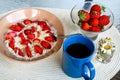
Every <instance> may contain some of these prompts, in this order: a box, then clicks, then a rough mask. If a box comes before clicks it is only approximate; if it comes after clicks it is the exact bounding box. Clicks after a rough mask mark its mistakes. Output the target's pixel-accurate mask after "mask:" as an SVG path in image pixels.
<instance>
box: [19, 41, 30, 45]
mask: <svg viewBox="0 0 120 80" xmlns="http://www.w3.org/2000/svg"><path fill="white" fill-rule="evenodd" d="M21 44H23V45H28V44H31V42H30V41H29V40H22V42H21Z"/></svg>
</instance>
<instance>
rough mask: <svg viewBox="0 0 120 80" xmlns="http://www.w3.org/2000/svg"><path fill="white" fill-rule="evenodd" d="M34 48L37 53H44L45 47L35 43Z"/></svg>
mask: <svg viewBox="0 0 120 80" xmlns="http://www.w3.org/2000/svg"><path fill="white" fill-rule="evenodd" d="M34 50H35V52H36V53H39V54H42V53H43V49H42V48H41V47H40V46H39V45H35V46H34Z"/></svg>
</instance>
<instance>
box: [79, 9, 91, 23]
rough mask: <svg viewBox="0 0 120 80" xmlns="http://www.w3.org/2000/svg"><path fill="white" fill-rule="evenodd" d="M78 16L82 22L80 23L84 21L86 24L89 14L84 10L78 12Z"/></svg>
mask: <svg viewBox="0 0 120 80" xmlns="http://www.w3.org/2000/svg"><path fill="white" fill-rule="evenodd" d="M78 16H79V19H80V21H82V22H84V21H86V22H87V21H88V20H89V19H90V15H89V13H88V12H87V11H85V10H80V11H79V12H78Z"/></svg>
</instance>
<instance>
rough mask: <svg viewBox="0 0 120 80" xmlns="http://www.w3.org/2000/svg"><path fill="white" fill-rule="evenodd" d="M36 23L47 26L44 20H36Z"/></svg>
mask: <svg viewBox="0 0 120 80" xmlns="http://www.w3.org/2000/svg"><path fill="white" fill-rule="evenodd" d="M38 25H40V26H41V27H44V26H47V24H46V22H45V21H40V22H38Z"/></svg>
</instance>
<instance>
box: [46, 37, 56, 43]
mask: <svg viewBox="0 0 120 80" xmlns="http://www.w3.org/2000/svg"><path fill="white" fill-rule="evenodd" d="M45 40H46V41H49V42H54V41H55V40H54V38H53V37H52V36H47V37H45Z"/></svg>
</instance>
